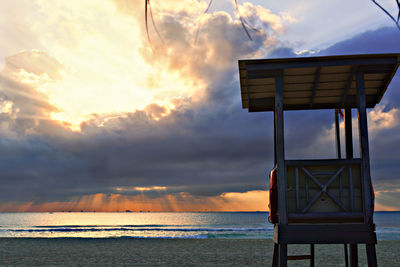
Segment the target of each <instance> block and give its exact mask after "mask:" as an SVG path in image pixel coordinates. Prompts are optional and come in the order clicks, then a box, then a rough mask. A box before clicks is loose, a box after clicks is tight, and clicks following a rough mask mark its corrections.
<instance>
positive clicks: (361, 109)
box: [357, 72, 372, 224]
mask: <svg viewBox="0 0 400 267" xmlns="http://www.w3.org/2000/svg"><path fill="white" fill-rule="evenodd" d="M357 96H358V97H357V100H358V101H357V104H358V129H359V137H360V156H361V159H362V162H361V173H362V187H363V195H364V211H365V219H366V223H368V224H372V195H371V174H370V163H369V145H368V124H367V108H366V96H365V86H364V73H363V72H357Z"/></svg>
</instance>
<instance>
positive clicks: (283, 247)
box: [279, 244, 287, 267]
mask: <svg viewBox="0 0 400 267" xmlns="http://www.w3.org/2000/svg"><path fill="white" fill-rule="evenodd" d="M279 267H287V244H279Z"/></svg>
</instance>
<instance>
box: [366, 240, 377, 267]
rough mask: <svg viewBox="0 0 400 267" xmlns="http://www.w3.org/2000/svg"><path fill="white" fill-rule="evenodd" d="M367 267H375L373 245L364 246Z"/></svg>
mask: <svg viewBox="0 0 400 267" xmlns="http://www.w3.org/2000/svg"><path fill="white" fill-rule="evenodd" d="M365 247H366V250H367V260H368V267H377V266H378V262H377V260H376V250H375V244H366V245H365Z"/></svg>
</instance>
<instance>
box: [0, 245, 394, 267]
mask: <svg viewBox="0 0 400 267" xmlns="http://www.w3.org/2000/svg"><path fill="white" fill-rule="evenodd" d="M308 249H309V246H307V245H302V246H299V245H290V246H289V249H288V251H289V254H291V255H293V254H304V253H306V252H308ZM272 250H273V243H272V241H271V240H232V239H230V240H227V239H226V240H223V239H207V240H195V239H128V238H126V239H125V238H116V239H79V238H77V239H71V238H69V239H46V238H41V239H39V238H35V239H30V238H0V265H2V266H4V265H6V266H270V265H271V257H272ZM315 253H316V266H344V252H343V245H316V246H315ZM377 255H378V265H379V266H400V265H399V264H400V241H379V243H378V245H377ZM359 263H360V264H359V266H366V256H365V246H364V245H359ZM288 266H309V261H307V260H303V261H290V262H289V264H288Z"/></svg>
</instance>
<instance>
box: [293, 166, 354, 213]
mask: <svg viewBox="0 0 400 267" xmlns="http://www.w3.org/2000/svg"><path fill="white" fill-rule="evenodd" d="M301 169H302V170H303V171H304V172H305V174H307V175H308V176H309V177H310V178H311V180H313V181H314V182H315V183H316V184H317V185H318V186H319V187H321V190H320V191H319V192H318V193H316V194H315V195H314V197H313V198H312V199H311V201H310V202H308V204H307V206H306V207H305V208H304V209H303V210H302V212H303V213H305V212H307V210H308V209H309V208H311V206H312V205H313V204H314V203H315V202H316V201H317V200H318V198H319V197H320V196H321V195H322V194H323V193H326V194H327V195H328V196H329V197H330V198H331V199H332V200H333V202H335V203H336V205H338V206H339V207H340V208H342V209H343V210H344V211H347V209H346V208H345V207H344V206H343V204H342V203H341V201H339V200H337V199H336V197H335V196H334V195H332V194H331V193H330V192H329V191H328V186H329V185H330V184H331V183H332V182H333V181H334V180H335V179H336V177H338V176H339V174H341V173H342V171H343V170H344V166H342V167H341V168H340V169H339V170H338V171H337V172H335V173H334V174H333V176H332V177H331V178H329V180H328V182H327V183H326V184H321V183H320V181H319V180H318V179H317V178H315V176H314V175H312V173H310V172H309V171H308V170H307V169H306V168H304V167H302V168H301Z"/></svg>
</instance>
